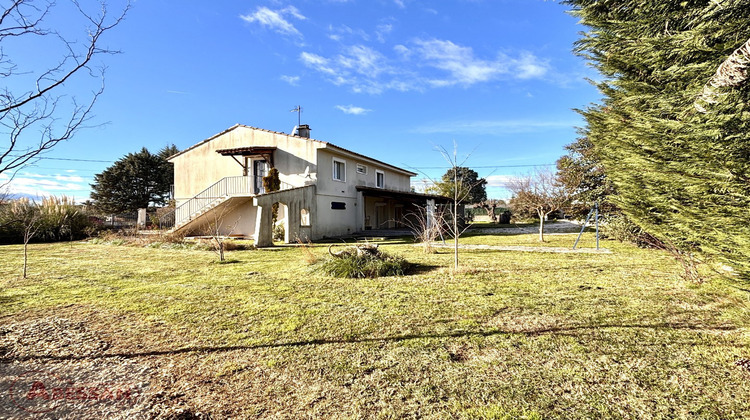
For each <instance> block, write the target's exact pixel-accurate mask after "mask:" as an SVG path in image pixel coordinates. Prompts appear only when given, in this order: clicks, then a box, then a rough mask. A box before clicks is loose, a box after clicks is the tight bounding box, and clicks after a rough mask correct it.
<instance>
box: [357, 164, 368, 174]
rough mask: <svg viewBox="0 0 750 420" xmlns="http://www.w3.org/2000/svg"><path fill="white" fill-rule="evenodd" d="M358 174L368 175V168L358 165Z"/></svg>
mask: <svg viewBox="0 0 750 420" xmlns="http://www.w3.org/2000/svg"><path fill="white" fill-rule="evenodd" d="M357 173H358V174H366V173H367V166H365V165H360V164H359V163H358V164H357Z"/></svg>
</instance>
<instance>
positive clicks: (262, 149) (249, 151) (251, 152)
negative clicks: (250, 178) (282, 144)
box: [216, 146, 276, 175]
mask: <svg viewBox="0 0 750 420" xmlns="http://www.w3.org/2000/svg"><path fill="white" fill-rule="evenodd" d="M274 151H276V146H247V147H235V148H233V149H219V150H217V151H216V153H218V154H220V155H222V156H231V157H232V159H234V160H235V162H237V163H239V164H240V166H242V169H243V171H244V173H245V175H247V171H248V168H247V160H245V162H244V163H243V162H240V161H239V160H238V159H237V158H236V157H235V156H242V157H262V158H263V159H265V161H266V162H268V165H269V166H270V167H271V168H273V152H274Z"/></svg>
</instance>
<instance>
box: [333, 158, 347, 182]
mask: <svg viewBox="0 0 750 420" xmlns="http://www.w3.org/2000/svg"><path fill="white" fill-rule="evenodd" d="M333 179H334V180H335V181H341V182H346V161H343V160H340V159H336V158H333Z"/></svg>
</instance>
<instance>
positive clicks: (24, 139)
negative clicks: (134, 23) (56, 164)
mask: <svg viewBox="0 0 750 420" xmlns="http://www.w3.org/2000/svg"><path fill="white" fill-rule="evenodd" d="M4 3H6V4H5V5H4V6H2V8H1V9H0V76H2V77H3V78H4V82H5V83H4V85H5V87H3V88H0V135H2V136H7V138H8V140H9V141H8V142H7V143H5V144H4V145H3V146H2V147H0V174H2V173H4V172H9V173H13V172H14V171H16V170H18V169H19V168H21V167H23V166H24V165H26V164H28V163H30V162H32V161H33V160H34V159H35V158H37V157H38V156H39V155H40V154H41V153H43V152H45V151H48V150H50V149H52V148H53V147H54V146H55V145H57V144H58V143H60V142H61V141H65V140H68V139H70V138H71V137H72V136H73V135H74V134H75V133H76V132H77V131H78V130H80V129H81V128H84V126H85V124H86V122H87V121H89V119H90V118H91V116H92V115H91V110H92V108H93V106H94V104H95V103H96V100H97V98H98V97H99V95H101V94H102V92H103V89H104V79H103V77H104V68H103V67H96V63H95V62H94V61H95V58H96V57H98V56H102V55H107V54H114V53H117V51H114V50H110V49H108V48H105V47H102V46H101V43H102V36H103V35H104V34H105V33H106V32H108V31H109V30H111V29H112V28H114V27H115V26H117V25H118V24H119V23H120V22H122V20H123V18H124V17H125V13H126V12H127V11H128V9H129V7H130V4H129V3H127V4H126V5H125V6H124V7H123V10H122V12H121V13H119V14H118V15H116V16H115V17H111V16H110V13H109V12H108V10H107V4H106V3H105V2H104V0H101V2H99V5H100V9H99V11H98V12H96V13H91V12H89V11H87V10H85V9H84V7H82V6H81V4H80V3H79V1H78V0H70V2H69V3H68V2H65V3H64V6H61V5H58V4H56V3H55V2H54V1H53V0H9V1H6V2H4ZM68 6H69V7H72V8H73V10H74V11H75V13H76V15H77V16H78V17H80V19H81V22H82V25H83V26H84V27H85V30H86V36H87V39H86V41H85V42H80V41H79V40H78V39H77V37H76V36H75V35H73V34H70V33H64V31H63V30H62V29H52V28H49V27H47V24H46V21H47V20H52V14H53V12H54V11H55V8H56V7H68ZM21 44H23V48H29V46H31V48H34V47H36V48H38V49H39V50H40V52H41V51H45V53H44V54H37V56H38V58H41V59H42V60H49V61H48V66H47V67H46V68H42V69H39V68H27V67H26V66H24V63H21V62H20V61H19V60H18V59H16V60H14V59H13V58H12V57H10V56H9V55H8V53H7V52H8V51H11V50H13V49H14V48H19V46H20V45H21ZM53 48H57V51H59V54H58V55H57V56H55V54H54V53H47V52H46V51H49V50H50V49H53ZM78 75H81V76H82V77H94V78H100V79H101V80H102V82H101V86H100V87H99V88H98V89H96V90H94V91H92V92H91V94H90V96H88V98H87V99H86V100H85V101H83V102H79V100H77V99H76V97H75V96H73V95H71V92H70V91H69V90H66V84H67V83H69V82H73V81H74V80H75V79H80V77H77V76H78Z"/></svg>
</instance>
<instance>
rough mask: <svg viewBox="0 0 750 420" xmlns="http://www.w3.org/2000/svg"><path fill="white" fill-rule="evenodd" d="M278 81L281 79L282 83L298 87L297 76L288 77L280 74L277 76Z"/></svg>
mask: <svg viewBox="0 0 750 420" xmlns="http://www.w3.org/2000/svg"><path fill="white" fill-rule="evenodd" d="M279 79H281V80H282V81H284V82H287V83H289V84H290V85H292V86H297V85H299V76H288V75H286V74H282V75H281V76H279Z"/></svg>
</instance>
